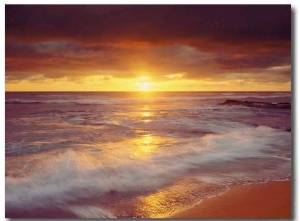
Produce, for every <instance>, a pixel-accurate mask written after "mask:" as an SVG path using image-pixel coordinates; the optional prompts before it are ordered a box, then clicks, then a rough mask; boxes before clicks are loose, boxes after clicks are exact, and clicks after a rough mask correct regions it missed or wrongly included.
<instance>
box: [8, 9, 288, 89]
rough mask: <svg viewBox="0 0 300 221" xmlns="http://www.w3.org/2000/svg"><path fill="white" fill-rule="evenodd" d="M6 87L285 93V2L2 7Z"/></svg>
mask: <svg viewBox="0 0 300 221" xmlns="http://www.w3.org/2000/svg"><path fill="white" fill-rule="evenodd" d="M5 79H6V84H5V87H6V88H5V89H6V91H147V90H150V91H151V90H156V91H290V89H291V7H290V5H277V6H272V5H267V6H264V5H258V6H253V5H252V6H247V5H244V6H232V5H227V6H224V5H223V6H222V5H214V6H210V5H188V6H187V5H177V6H172V5H167V6H166V5H145V6H130V5H114V6H107V5H87V6H85V5H43V6H41V5H23V6H18V5H6V7H5Z"/></svg>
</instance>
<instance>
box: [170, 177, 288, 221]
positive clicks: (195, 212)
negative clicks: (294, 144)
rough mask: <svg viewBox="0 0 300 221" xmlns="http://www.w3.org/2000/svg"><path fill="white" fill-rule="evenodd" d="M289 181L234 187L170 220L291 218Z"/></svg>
mask: <svg viewBox="0 0 300 221" xmlns="http://www.w3.org/2000/svg"><path fill="white" fill-rule="evenodd" d="M291 185H292V184H291V181H290V180H289V181H272V182H268V183H264V184H254V185H244V186H233V187H232V188H230V189H229V190H228V191H227V192H225V193H224V194H221V195H218V196H215V197H212V198H208V199H205V200H203V202H202V203H200V204H199V205H196V206H195V207H193V208H191V209H188V210H186V211H183V212H179V213H177V214H175V215H173V216H172V217H170V218H210V219H218V218H225V219H230V218H232V219H238V218H243V219H246V218H267V219H271V218H275V219H291V218H292V204H291V201H292V197H291V195H292V192H291Z"/></svg>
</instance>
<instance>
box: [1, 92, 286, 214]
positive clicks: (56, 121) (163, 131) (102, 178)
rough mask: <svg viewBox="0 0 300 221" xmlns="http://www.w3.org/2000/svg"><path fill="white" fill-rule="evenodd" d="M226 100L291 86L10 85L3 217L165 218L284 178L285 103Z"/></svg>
mask: <svg viewBox="0 0 300 221" xmlns="http://www.w3.org/2000/svg"><path fill="white" fill-rule="evenodd" d="M227 99H233V100H239V101H258V102H267V103H272V104H275V105H276V104H277V103H283V102H284V103H289V102H290V93H287V92H273V93H270V92H269V93H266V92H264V93H245V92H244V93H228V92H226V93H225V92H224V93H221V92H218V93H217V92H215V93H206V92H205V93H204V92H168V93H167V92H164V93H158V92H157V93H147V92H145V93H108V92H107V93H102V92H101V93H100V92H99V93H8V92H6V98H5V102H6V104H5V114H6V115H5V208H6V217H31V216H38V215H36V214H35V211H45V212H46V213H45V214H48V215H47V216H49V217H58V218H59V216H60V215H59V213H57V214H55V212H51V211H63V212H67V213H68V214H73V215H74V216H76V217H80V218H101V217H102V218H103V217H118V218H128V217H129V218H132V217H146V218H150V217H168V216H170V215H173V214H174V213H175V212H179V211H181V210H184V209H187V208H189V207H191V206H193V205H195V204H198V203H200V202H201V200H202V199H205V198H207V197H212V196H214V195H217V194H222V193H224V192H225V191H226V190H228V188H230V186H232V185H236V184H240V185H249V184H254V183H264V182H268V181H275V180H287V179H290V178H291V132H290V131H291V110H290V109H289V108H276V107H275V108H267V107H264V106H261V107H260V106H254V107H251V106H243V105H220V104H221V103H223V102H224V101H225V100H227ZM47 211H48V213H47ZM49 214H50V215H49ZM40 216H41V215H40Z"/></svg>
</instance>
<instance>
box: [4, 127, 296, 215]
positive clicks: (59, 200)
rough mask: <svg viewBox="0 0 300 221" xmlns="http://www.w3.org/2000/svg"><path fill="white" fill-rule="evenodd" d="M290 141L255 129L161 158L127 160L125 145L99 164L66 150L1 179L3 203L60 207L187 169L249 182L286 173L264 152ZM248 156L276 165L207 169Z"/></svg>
mask: <svg viewBox="0 0 300 221" xmlns="http://www.w3.org/2000/svg"><path fill="white" fill-rule="evenodd" d="M290 142H291V141H290V133H288V132H285V131H279V130H275V129H272V128H269V127H264V126H260V127H257V128H250V127H249V128H240V129H232V131H229V132H226V133H223V134H217V135H215V134H210V135H207V136H204V137H201V138H193V139H188V140H186V142H185V143H181V144H180V146H178V145H177V144H174V145H177V146H173V147H172V146H170V147H168V148H171V149H170V150H169V151H167V152H166V154H164V151H165V150H163V149H161V150H160V149H158V151H160V152H159V154H157V155H156V154H155V152H154V153H153V155H151V157H148V158H145V159H144V158H143V159H139V158H135V159H134V160H132V159H131V158H130V155H129V154H130V151H128V150H127V149H126V148H127V147H126V146H122V148H123V149H122V148H117V149H116V150H115V151H119V152H117V153H116V154H117V156H118V157H114V154H113V153H111V155H108V156H109V158H105V159H103V160H102V159H101V154H102V153H99V155H95V153H94V152H92V153H91V154H90V155H84V153H83V152H81V151H74V150H68V151H66V152H65V153H63V154H61V155H60V156H57V157H55V158H53V157H49V158H48V160H47V161H41V162H39V163H38V164H37V165H36V166H35V167H34V169H33V171H31V173H29V175H28V176H27V177H6V180H5V184H6V185H5V187H6V195H5V202H6V206H7V208H10V209H13V208H23V209H24V208H25V209H26V208H27V209H28V208H36V207H47V206H53V205H56V206H57V205H63V204H64V203H66V202H71V201H72V200H75V199H78V198H81V197H91V196H94V195H96V194H97V195H101V194H104V193H108V192H110V191H117V192H139V191H148V190H155V189H157V188H160V187H162V186H163V185H167V184H168V183H170V182H172V181H173V180H175V179H177V178H180V177H182V176H186V175H187V173H188V171H190V170H192V169H197V171H198V172H199V173H201V172H203V174H204V176H203V179H202V181H203V182H219V183H222V182H223V181H228V180H236V179H237V178H245V179H247V177H245V176H244V174H247V176H250V177H251V178H253V179H256V178H257V179H262V178H263V179H272V178H273V177H278V176H281V175H282V174H289V173H290V167H289V166H290V164H289V163H288V162H286V161H282V162H281V161H278V159H275V158H274V157H269V155H268V154H267V153H266V150H270V149H272V151H273V152H272V156H274V155H276V154H278V155H280V154H281V152H282V151H284V150H282V149H284V148H286V147H287V146H288V145H290ZM111 151H113V150H111ZM286 151H290V150H289V149H286ZM249 158H257V159H259V158H261V162H268V160H270V159H275V161H274V162H276V164H277V165H276V166H277V167H276V168H275V166H274V169H273V168H272V167H270V168H269V169H268V171H263V168H262V170H261V171H255V172H254V173H252V174H250V173H251V172H250V171H248V170H247V167H246V168H245V169H243V168H242V169H241V171H237V172H236V173H235V171H225V173H223V174H222V175H221V176H220V175H219V174H214V170H212V169H211V168H213V167H216V170H217V171H221V172H222V163H224V162H235V161H238V160H243V159H249ZM94 161H95V163H93V162H94ZM239 162H243V161H239ZM272 162H273V161H272ZM272 162H271V163H272ZM249 165H251V164H249ZM271 165H273V164H271ZM280 166H281V168H280V170H279V171H278V168H279V167H280ZM207 171H208V172H207ZM243 172H244V173H243ZM239 173H240V174H241V175H239ZM278 173H279V174H278ZM207 174H211V176H219V177H218V178H215V179H217V180H213V177H211V176H207ZM232 176H233V177H232ZM200 179H201V176H200ZM89 212H90V213H94V212H95V214H98V212H99V214H100V213H101V210H98V209H95V208H89V209H86V210H85V212H84V211H82V214H81V215H82V216H85V215H84V214H83V213H89ZM79 213H81V212H79ZM87 216H88V217H89V218H91V217H90V216H89V215H87Z"/></svg>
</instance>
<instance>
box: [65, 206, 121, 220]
mask: <svg viewBox="0 0 300 221" xmlns="http://www.w3.org/2000/svg"><path fill="white" fill-rule="evenodd" d="M65 209H66V210H69V211H71V212H72V213H74V214H75V215H77V216H78V217H80V218H87V219H95V218H110V219H112V218H117V217H116V216H114V215H113V214H112V213H111V212H110V211H109V210H106V209H103V208H100V207H96V206H90V205H80V206H66V207H65Z"/></svg>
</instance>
